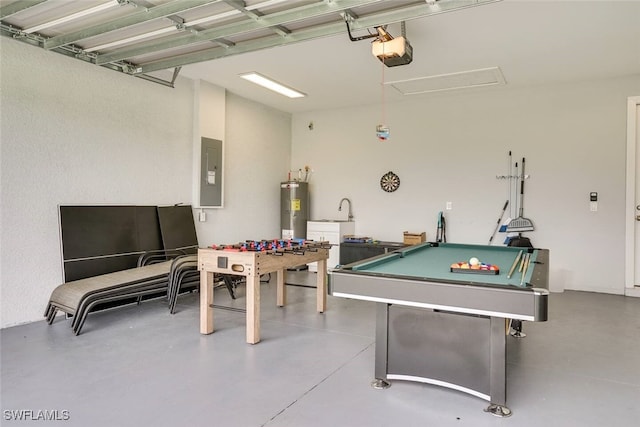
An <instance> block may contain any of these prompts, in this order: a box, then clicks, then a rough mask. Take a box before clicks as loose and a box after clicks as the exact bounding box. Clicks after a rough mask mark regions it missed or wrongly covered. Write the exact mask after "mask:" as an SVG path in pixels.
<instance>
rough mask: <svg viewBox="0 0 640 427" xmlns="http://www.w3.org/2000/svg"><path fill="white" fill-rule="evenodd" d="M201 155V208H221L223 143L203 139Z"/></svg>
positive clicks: (216, 140)
mask: <svg viewBox="0 0 640 427" xmlns="http://www.w3.org/2000/svg"><path fill="white" fill-rule="evenodd" d="M200 154H201V157H200V207H205V208H206V207H221V206H222V185H223V169H222V141H220V140H218V139H211V138H205V137H202V142H201V151H200Z"/></svg>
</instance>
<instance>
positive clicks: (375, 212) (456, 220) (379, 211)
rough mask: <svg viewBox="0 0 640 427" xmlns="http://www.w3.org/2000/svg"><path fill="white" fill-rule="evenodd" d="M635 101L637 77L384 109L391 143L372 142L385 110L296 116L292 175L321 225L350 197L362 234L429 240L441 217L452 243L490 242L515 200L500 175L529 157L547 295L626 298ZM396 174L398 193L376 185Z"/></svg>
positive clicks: (529, 211) (529, 207)
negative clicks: (417, 235)
mask: <svg viewBox="0 0 640 427" xmlns="http://www.w3.org/2000/svg"><path fill="white" fill-rule="evenodd" d="M389 90H391V89H389ZM637 94H640V76H632V77H628V78H621V79H618V80H609V81H592V82H585V83H575V84H565V85H558V86H553V87H531V88H523V89H511V88H510V87H509V86H506V87H504V88H499V89H493V90H492V89H487V90H475V91H469V92H464V93H449V94H445V93H443V94H439V95H433V96H431V97H424V98H422V99H415V100H408V101H406V102H404V103H399V104H390V105H387V107H386V114H387V124H388V125H389V126H390V128H391V138H390V140H389V141H388V142H379V141H378V140H377V139H376V137H375V126H376V125H377V124H378V123H380V120H381V106H380V105H371V106H368V107H362V108H352V109H344V110H332V111H316V112H310V113H304V114H295V115H294V117H293V129H292V133H293V140H292V141H293V145H292V166H293V167H300V165H310V166H311V167H312V168H313V169H314V171H315V172H314V174H313V176H312V179H311V185H310V191H311V197H312V203H311V208H312V214H311V216H312V218H314V219H321V218H336V217H339V218H342V217H346V213H345V212H338V211H337V208H338V202H339V200H340V199H341V198H342V197H350V198H351V200H352V201H353V210H354V215H355V221H356V232H357V233H358V234H360V235H366V236H370V237H373V238H376V239H380V240H392V241H399V240H402V231H403V230H409V231H426V232H427V238H428V239H431V240H433V239H435V234H436V229H437V222H436V220H437V214H438V212H439V211H445V216H446V219H447V237H448V241H450V242H460V243H462V242H464V243H480V244H486V243H487V242H488V240H489V237H490V236H491V233H492V232H493V229H494V227H495V224H496V221H497V219H498V216H499V213H500V209H501V208H502V206H503V204H504V202H505V200H507V198H508V193H507V185H506V182H505V181H502V180H497V179H496V175H506V174H507V172H508V171H507V168H508V161H507V154H508V152H509V150H511V151H512V152H513V155H514V161H515V160H516V159H517V160H518V161H519V159H520V158H522V157H526V166H527V169H526V173H527V174H528V175H531V178H530V179H529V180H527V181H526V184H525V203H524V216H525V217H528V218H530V219H532V221H533V222H534V225H535V226H536V231H534V232H531V233H526V235H527V236H528V237H530V238H531V240H532V242H533V243H534V245H536V246H538V247H544V248H549V249H550V250H551V269H550V270H551V289H552V290H556V291H558V290H562V289H577V290H585V291H597V292H607V293H616V294H622V293H623V292H624V197H625V144H626V142H625V137H626V122H625V121H626V102H627V97H628V96H632V95H637ZM311 121H313V124H314V127H313V130H309V127H308V125H309V123H310V122H311ZM389 170H392V171H394V172H395V173H397V174H398V175H399V176H400V179H401V186H400V189H399V190H398V191H397V192H395V193H391V194H388V193H385V192H383V191H382V190H381V189H380V187H379V179H380V177H381V175H382V174H384V173H385V172H387V171H389ZM590 191H597V192H598V194H599V210H598V212H590V210H589V192H590ZM447 201H451V202H452V203H453V210H451V211H446V210H445V204H446V202H447ZM503 238H504V235H498V236H497V237H496V239H495V240H494V241H497V242H501V241H503V240H504V239H503Z"/></svg>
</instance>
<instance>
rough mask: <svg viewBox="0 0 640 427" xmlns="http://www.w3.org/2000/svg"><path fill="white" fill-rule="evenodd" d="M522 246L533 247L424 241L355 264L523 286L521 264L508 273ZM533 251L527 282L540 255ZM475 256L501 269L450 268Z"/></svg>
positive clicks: (388, 271)
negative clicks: (492, 271) (472, 270)
mask: <svg viewBox="0 0 640 427" xmlns="http://www.w3.org/2000/svg"><path fill="white" fill-rule="evenodd" d="M434 245H437V246H434ZM521 250H522V251H523V255H524V254H525V253H527V251H528V250H529V248H520V247H505V246H484V245H465V244H457V243H437V244H433V243H423V244H420V245H416V246H413V247H410V248H406V249H403V250H400V251H396V252H393V253H390V254H388V255H387V256H384V257H380V258H377V259H374V260H371V261H368V262H363V263H360V264H357V265H355V266H354V267H353V270H354V271H361V272H367V273H373V274H389V275H396V276H407V277H415V278H422V279H434V280H444V281H456V282H467V283H482V284H490V285H512V286H520V283H521V281H522V273H521V272H518V267H516V269H515V271H514V273H513V275H512V276H511V278H510V279H507V274H508V273H509V270H510V269H511V266H512V265H513V262H514V260H515V259H516V256H517V255H518V253H519V252H520V251H521ZM532 251H533V252H532V253H531V259H530V266H529V269H528V270H527V273H526V274H525V279H524V285H523V286H525V285H526V283H527V282H529V281H530V279H531V274H532V272H533V263H534V262H535V261H536V258H537V255H538V251H537V250H535V249H533V250H532ZM471 257H476V258H478V259H479V260H480V262H483V263H485V264H493V265H497V266H498V267H499V268H500V273H499V274H496V275H489V274H465V273H455V272H451V271H450V268H451V264H453V263H457V262H468V261H469V259H470V258H471Z"/></svg>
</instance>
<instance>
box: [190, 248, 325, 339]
mask: <svg viewBox="0 0 640 427" xmlns="http://www.w3.org/2000/svg"><path fill="white" fill-rule="evenodd" d="M329 249H330V245H329V244H328V243H327V242H314V241H305V240H301V239H300V240H298V239H296V240H279V239H275V240H260V241H254V240H247V241H245V242H241V243H237V244H233V245H212V246H210V247H207V248H200V249H198V269H199V270H200V333H202V334H211V333H213V331H214V322H213V284H214V274H227V275H237V276H244V277H245V278H246V282H247V285H246V286H247V302H246V309H247V319H246V322H247V331H246V334H247V335H246V336H247V343H249V344H256V343H258V342H260V276H262V275H264V274H268V273H273V272H275V273H276V274H277V276H276V277H277V281H276V289H277V290H276V293H277V295H276V303H277V305H278V306H279V307H283V306H284V305H286V300H287V295H286V287H285V277H286V270H287V269H290V268H294V267H297V266H300V265H304V264H308V263H310V262H315V261H317V262H318V272H317V279H316V288H317V289H316V307H317V311H318V312H319V313H323V312H324V311H325V309H326V306H327V259H328V258H329Z"/></svg>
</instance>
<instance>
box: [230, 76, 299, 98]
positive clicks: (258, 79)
mask: <svg viewBox="0 0 640 427" xmlns="http://www.w3.org/2000/svg"><path fill="white" fill-rule="evenodd" d="M240 77H242V78H243V79H245V80H248V81H250V82H252V83H255V84H257V85H260V86H262V87H264V88H267V89H269V90H272V91H274V92H277V93H279V94H280V95H284V96H287V97H289V98H302V97H305V96H307V95H306V94H304V93H302V92H299V91H297V90H295V89H292V88H290V87H287V86H285V85H283V84H281V83H278V82H276V81H274V80H271V79H270V78H268V77H265V76H263V75H262V74H259V73H256V72H251V73H244V74H240Z"/></svg>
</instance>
